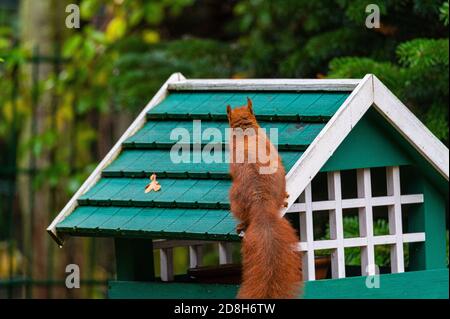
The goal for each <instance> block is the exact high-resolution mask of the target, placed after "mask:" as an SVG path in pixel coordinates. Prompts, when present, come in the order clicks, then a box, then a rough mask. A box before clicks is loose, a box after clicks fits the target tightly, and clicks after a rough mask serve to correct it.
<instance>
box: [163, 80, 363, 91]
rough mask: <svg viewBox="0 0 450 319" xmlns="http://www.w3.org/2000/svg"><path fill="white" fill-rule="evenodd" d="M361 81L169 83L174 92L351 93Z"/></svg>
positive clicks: (188, 81)
mask: <svg viewBox="0 0 450 319" xmlns="http://www.w3.org/2000/svg"><path fill="white" fill-rule="evenodd" d="M360 82H361V79H235V80H233V79H214V80H212V79H211V80H210V79H195V80H185V81H179V82H177V83H170V84H169V90H175V91H192V90H194V91H208V90H217V91H229V90H233V91H236V90H238V91H264V90H272V91H353V90H354V89H355V88H356V86H357V85H358V84H359V83H360Z"/></svg>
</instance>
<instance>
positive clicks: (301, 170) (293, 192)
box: [282, 74, 373, 215]
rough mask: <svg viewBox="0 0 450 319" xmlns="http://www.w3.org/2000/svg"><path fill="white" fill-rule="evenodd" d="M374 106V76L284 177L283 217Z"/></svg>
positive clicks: (352, 97)
mask: <svg viewBox="0 0 450 319" xmlns="http://www.w3.org/2000/svg"><path fill="white" fill-rule="evenodd" d="M372 103H373V76H372V75H371V74H368V75H366V76H365V77H364V78H363V79H362V81H360V83H359V84H358V86H357V87H356V88H355V90H354V91H353V92H352V93H351V94H350V95H349V96H348V97H347V99H346V100H345V101H344V103H343V104H342V105H341V107H340V108H339V109H338V110H337V112H336V113H335V114H334V115H333V117H332V118H331V119H330V120H329V121H328V123H327V124H326V125H325V127H324V128H323V129H322V130H321V131H320V133H319V134H318V135H317V136H316V138H315V139H314V140H313V142H312V143H311V145H310V146H309V147H308V148H307V149H306V151H305V153H303V155H302V156H301V157H300V159H299V160H298V161H297V162H296V163H295V164H294V166H293V167H292V168H291V170H290V171H289V172H288V174H287V175H286V191H287V193H288V194H289V198H288V205H287V208H284V209H283V210H282V214H283V215H284V214H285V213H286V211H287V210H288V209H289V208H290V207H291V206H292V204H293V203H294V202H295V200H296V199H297V198H298V197H299V196H300V194H301V193H302V192H303V190H304V189H305V188H306V186H307V185H308V184H309V183H310V182H311V181H312V179H313V178H314V176H316V174H317V173H318V172H319V170H320V169H321V168H322V166H323V165H324V164H325V163H326V161H327V160H328V159H329V158H330V157H331V155H333V153H334V151H336V149H337V148H338V147H339V145H340V144H341V143H342V141H343V140H344V139H345V138H346V137H347V135H348V134H349V133H350V132H351V130H352V129H353V127H354V126H355V125H356V123H357V122H358V121H359V120H360V119H361V117H362V116H363V114H364V113H365V112H366V111H367V110H368V109H369V107H370V106H371V105H372Z"/></svg>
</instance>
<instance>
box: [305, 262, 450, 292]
mask: <svg viewBox="0 0 450 319" xmlns="http://www.w3.org/2000/svg"><path fill="white" fill-rule="evenodd" d="M366 280H367V277H350V278H345V279H338V280H317V281H311V282H308V283H306V287H305V298H306V299H342V298H352V299H391V298H392V299H441V298H442V299H448V297H449V294H448V285H449V277H448V269H439V270H431V271H412V272H405V273H397V274H385V275H380V276H379V282H380V287H379V288H368V287H367V286H366Z"/></svg>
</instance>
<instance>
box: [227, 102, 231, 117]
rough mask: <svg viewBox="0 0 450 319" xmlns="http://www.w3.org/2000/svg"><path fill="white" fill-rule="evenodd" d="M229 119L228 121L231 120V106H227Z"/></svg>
mask: <svg viewBox="0 0 450 319" xmlns="http://www.w3.org/2000/svg"><path fill="white" fill-rule="evenodd" d="M227 118H228V121H229V120H230V119H231V106H230V105H229V104H228V105H227Z"/></svg>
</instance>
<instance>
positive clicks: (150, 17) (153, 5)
mask: <svg viewBox="0 0 450 319" xmlns="http://www.w3.org/2000/svg"><path fill="white" fill-rule="evenodd" d="M144 10H145V20H146V21H147V22H148V23H149V24H150V25H157V24H159V23H160V22H161V21H162V19H163V17H164V8H163V6H162V3H160V2H157V1H151V2H148V3H147V4H146V5H145V8H144Z"/></svg>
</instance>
